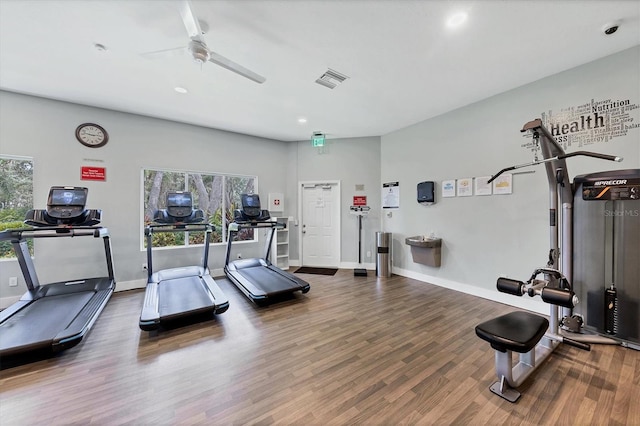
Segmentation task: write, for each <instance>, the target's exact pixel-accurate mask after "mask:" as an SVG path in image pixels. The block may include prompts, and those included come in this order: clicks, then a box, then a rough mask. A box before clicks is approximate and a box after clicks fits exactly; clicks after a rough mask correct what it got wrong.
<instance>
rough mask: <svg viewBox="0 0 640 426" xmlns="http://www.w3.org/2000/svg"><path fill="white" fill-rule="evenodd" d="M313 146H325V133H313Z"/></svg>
mask: <svg viewBox="0 0 640 426" xmlns="http://www.w3.org/2000/svg"><path fill="white" fill-rule="evenodd" d="M311 143H312V144H313V146H324V135H313V136H312V137H311Z"/></svg>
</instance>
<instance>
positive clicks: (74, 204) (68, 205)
mask: <svg viewBox="0 0 640 426" xmlns="http://www.w3.org/2000/svg"><path fill="white" fill-rule="evenodd" d="M87 192H88V190H87V188H81V187H70V186H54V187H51V189H50V190H49V199H48V200H47V213H48V214H49V216H51V217H53V218H56V219H69V218H74V217H78V216H80V215H81V214H82V212H83V211H84V207H85V204H86V203H87Z"/></svg>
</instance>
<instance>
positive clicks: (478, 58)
mask: <svg viewBox="0 0 640 426" xmlns="http://www.w3.org/2000/svg"><path fill="white" fill-rule="evenodd" d="M192 7H193V11H194V13H195V14H196V16H197V17H198V18H199V19H200V20H201V21H205V22H206V23H207V24H208V25H209V27H210V28H209V30H208V32H207V33H206V34H205V36H204V37H205V40H206V42H207V44H208V46H209V48H210V49H211V50H213V51H215V52H217V53H219V54H221V55H223V56H226V57H227V58H229V59H231V60H233V61H235V62H238V63H240V64H242V65H243V66H245V67H247V68H249V69H251V70H253V71H255V72H257V73H258V74H261V75H263V76H264V77H266V82H265V83H264V84H257V83H254V82H252V81H250V80H247V79H245V78H243V77H240V76H238V75H237V74H234V73H232V72H230V71H228V70H226V69H224V68H221V67H219V66H217V65H215V64H212V63H206V64H205V65H204V66H203V67H202V68H200V67H199V66H198V65H197V64H196V63H195V62H193V61H192V60H191V59H190V58H188V57H180V56H178V57H167V58H155V59H148V58H145V57H142V56H141V55H140V54H141V53H144V52H151V51H156V50H162V49H169V48H174V47H180V46H186V45H187V43H188V42H189V38H188V35H187V32H186V30H185V27H184V25H183V22H182V20H181V18H180V14H179V12H178V2H177V1H157V0H156V1H150V0H126V1H125V0H104V1H103V0H91V1H89V0H85V1H80V0H71V1H63V0H45V1H35V0H31V1H22V0H20V1H19V0H0V88H1V89H4V90H9V91H15V92H20V93H27V94H33V95H38V96H43V97H47V98H53V99H59V100H65V101H69V102H75V103H79V104H85V105H92V106H97V107H102V108H108V109H113V110H118V111H125V112H130V113H137V114H142V115H147V116H152V117H159V118H165V119H169V120H174V121H179V122H185V123H192V124H197V125H201V126H206V127H212V128H218V129H224V130H229V131H233V132H239V133H245V134H249V135H256V136H260V137H265V138H272V139H277V140H284V141H293V140H304V139H308V138H309V137H310V135H311V133H312V132H313V131H322V132H324V133H326V134H327V135H328V137H329V138H346V137H358V136H377V135H384V134H387V133H389V132H392V131H394V130H397V129H400V128H403V127H406V126H408V125H411V124H414V123H417V122H419V121H422V120H425V119H427V118H430V117H434V116H436V115H439V114H442V113H445V112H447V111H450V110H452V109H455V108H458V107H461V106H464V105H468V104H470V103H473V102H476V101H478V100H481V99H484V98H487V97H490V96H492V95H495V94H497V93H500V92H504V91H506V90H509V89H512V88H515V87H518V86H521V85H523V84H526V83H530V82H532V81H535V80H538V79H540V78H543V77H545V76H548V75H552V74H555V73H557V72H560V71H563V70H566V69H569V68H572V67H575V66H578V65H581V64H584V63H586V62H589V61H592V60H595V59H597V58H601V57H604V56H607V55H609V54H612V53H615V52H619V51H621V50H624V49H627V48H629V47H632V46H635V45H639V44H640V0H627V1H595V0H587V1H561V0H555V1H551V0H548V1H543V0H529V1H514V0H512V1H490V0H478V1H464V2H463V1H455V0H451V1H437V0H435V1H409V0H396V1H392V0H335V1H331V0H324V1H320V0H298V1H291V0H290V1H285V0H242V1H240V0H236V1H222V0H216V1H205V0H194V1H193V2H192ZM461 10H463V11H466V12H467V13H468V19H467V22H466V23H465V25H463V26H462V27H459V28H457V29H455V30H452V29H449V28H447V27H446V25H445V21H446V20H447V18H448V17H449V16H450V15H451V14H452V13H454V12H457V11H461ZM612 21H620V29H619V30H618V31H617V32H616V33H615V34H613V35H610V36H605V35H604V34H603V31H602V27H603V26H604V25H605V24H606V23H609V22H612ZM95 43H100V44H103V45H104V46H106V48H107V50H106V51H102V52H101V51H98V50H97V49H96V48H95V47H94V44H95ZM639 66H640V64H639ZM327 68H332V69H334V70H336V71H339V72H341V73H343V74H346V75H347V76H349V79H348V80H346V81H345V82H344V83H343V84H342V85H340V86H338V87H337V88H335V89H333V90H330V89H327V88H326V87H323V86H320V85H318V84H316V83H315V80H316V79H317V78H318V77H319V76H320V75H321V74H322V73H323V72H324V71H326V70H327ZM603 78H606V76H603ZM175 86H182V87H185V88H187V89H188V90H189V92H188V93H187V94H182V95H181V94H178V93H176V92H175V91H174V87H175ZM524 101H526V100H523V102H524ZM300 117H305V118H307V120H308V121H307V123H306V124H299V123H298V121H297V120H298V118H300ZM89 118H90V117H85V118H83V117H79V118H78V119H79V120H80V121H81V120H83V119H89Z"/></svg>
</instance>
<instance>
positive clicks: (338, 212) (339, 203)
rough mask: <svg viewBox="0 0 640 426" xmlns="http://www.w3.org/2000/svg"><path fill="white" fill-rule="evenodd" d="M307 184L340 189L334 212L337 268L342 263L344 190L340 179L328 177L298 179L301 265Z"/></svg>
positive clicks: (301, 262)
mask: <svg viewBox="0 0 640 426" xmlns="http://www.w3.org/2000/svg"><path fill="white" fill-rule="evenodd" d="M305 185H332V186H333V185H336V188H337V191H338V197H337V200H336V201H337V202H336V208H335V211H334V212H333V213H332V214H333V215H334V216H335V219H336V220H335V222H334V223H336V227H337V228H338V229H337V236H338V238H337V241H336V246H337V247H336V248H335V249H336V251H337V253H338V264H337V265H335V267H336V268H339V267H340V265H341V264H342V252H341V248H342V221H341V218H342V190H341V187H340V181H339V180H331V179H326V180H304V181H298V223H299V224H300V226H298V259H300V266H304V265H303V263H304V257H303V246H304V244H303V240H302V228H303V227H302V224H303V223H304V222H303V220H304V217H302V210H303V208H302V188H304V186H305Z"/></svg>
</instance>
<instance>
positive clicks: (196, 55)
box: [189, 40, 210, 64]
mask: <svg viewBox="0 0 640 426" xmlns="http://www.w3.org/2000/svg"><path fill="white" fill-rule="evenodd" d="M189 52H191V56H193V60H194V61H196V62H199V63H200V64H204V63H205V62H207V61H208V60H209V57H210V55H209V49H208V48H207V46H205V45H204V44H203V43H200V42H199V41H196V40H191V42H190V43H189Z"/></svg>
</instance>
